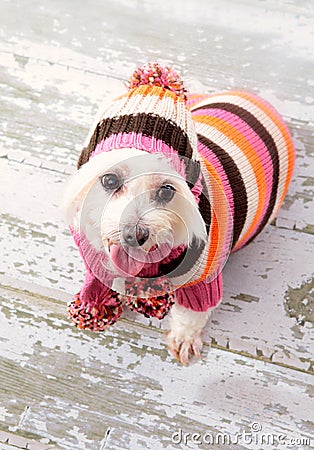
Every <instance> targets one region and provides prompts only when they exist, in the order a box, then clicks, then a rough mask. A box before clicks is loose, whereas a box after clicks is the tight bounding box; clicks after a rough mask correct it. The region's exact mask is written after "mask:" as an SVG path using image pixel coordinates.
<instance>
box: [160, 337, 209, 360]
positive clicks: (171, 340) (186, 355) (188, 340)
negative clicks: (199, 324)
mask: <svg viewBox="0 0 314 450" xmlns="http://www.w3.org/2000/svg"><path fill="white" fill-rule="evenodd" d="M166 341H167V345H168V349H169V350H170V351H171V353H172V354H173V355H174V357H175V359H177V360H178V361H180V362H181V363H182V364H183V365H184V366H187V365H188V364H189V362H190V360H191V359H192V358H193V356H196V357H197V358H198V359H200V358H201V350H202V347H203V342H202V338H201V331H196V332H195V333H194V334H193V335H192V336H180V337H178V336H176V335H175V334H174V332H173V331H172V330H171V331H168V332H167V334H166Z"/></svg>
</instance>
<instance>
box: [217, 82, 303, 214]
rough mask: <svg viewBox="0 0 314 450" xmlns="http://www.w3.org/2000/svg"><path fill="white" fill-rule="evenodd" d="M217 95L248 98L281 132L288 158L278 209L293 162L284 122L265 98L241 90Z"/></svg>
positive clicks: (286, 187)
mask: <svg viewBox="0 0 314 450" xmlns="http://www.w3.org/2000/svg"><path fill="white" fill-rule="evenodd" d="M218 95H222V96H223V95H236V96H238V97H241V98H244V99H245V100H248V101H249V102H251V103H253V104H254V105H255V106H257V107H258V108H259V109H260V110H262V111H263V112H264V113H265V114H266V115H267V116H268V117H269V119H270V120H271V121H272V122H273V123H274V124H275V125H276V126H277V127H278V129H279V131H280V132H281V134H282V137H283V139H284V141H285V145H286V149H287V159H288V168H287V178H286V182H285V186H284V190H283V193H282V195H281V198H280V200H279V204H278V207H277V211H278V210H279V208H280V206H281V204H282V202H283V200H284V198H285V195H286V193H287V190H288V186H289V184H290V181H291V178H292V174H293V169H294V164H295V150H294V144H293V141H292V137H291V135H290V132H289V130H288V128H287V126H286V124H285V123H284V121H283V119H282V118H281V116H280V115H279V113H278V112H277V111H276V110H275V109H274V108H273V107H272V106H271V105H270V104H269V103H267V101H266V100H263V99H261V98H259V97H257V96H255V95H252V94H249V93H247V92H243V91H236V90H235V91H230V92H224V93H222V94H218Z"/></svg>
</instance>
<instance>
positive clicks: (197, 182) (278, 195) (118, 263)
mask: <svg viewBox="0 0 314 450" xmlns="http://www.w3.org/2000/svg"><path fill="white" fill-rule="evenodd" d="M128 87H129V89H128V92H126V93H125V94H123V95H121V96H120V97H119V98H117V99H116V100H114V101H113V102H112V103H111V105H110V106H109V107H108V108H107V109H106V111H105V112H104V114H103V116H102V117H101V119H100V120H99V122H98V123H97V125H96V128H95V129H94V131H93V133H92V135H91V137H90V139H89V142H88V144H87V146H86V147H85V148H84V149H83V151H82V153H81V155H80V158H79V161H78V169H79V170H78V171H77V173H76V174H75V175H74V176H73V177H72V179H71V180H70V182H69V185H68V188H67V191H66V194H65V198H64V207H65V211H66V220H67V223H68V224H69V225H70V230H71V232H72V234H73V237H74V240H75V242H76V244H77V246H78V247H79V250H80V253H81V255H82V258H83V260H84V263H85V266H86V277H85V281H84V285H83V287H82V289H81V291H80V292H79V293H78V294H76V295H75V296H74V298H73V300H72V301H71V303H70V304H69V307H68V314H69V316H70V317H71V319H72V320H73V322H74V324H75V325H76V326H78V327H79V328H82V329H90V330H93V331H102V330H104V329H105V328H106V327H107V326H109V325H111V324H114V323H115V322H116V321H117V320H118V318H119V317H120V315H121V313H122V308H123V307H124V306H125V305H128V306H129V307H131V308H132V309H135V310H137V311H138V312H141V313H143V314H145V315H146V316H150V317H158V318H159V319H161V318H163V317H164V316H165V314H166V313H167V312H168V311H169V310H170V309H171V316H170V331H169V332H168V333H167V343H168V346H169V348H170V350H171V351H172V353H173V354H174V355H175V357H176V358H177V359H179V360H180V361H181V362H182V363H183V364H185V365H187V364H188V363H189V360H190V358H191V356H192V355H193V354H194V355H196V356H197V357H200V352H201V348H202V339H201V332H202V329H203V327H204V326H205V324H206V322H207V320H208V318H209V316H210V313H211V311H212V309H213V308H215V307H216V306H217V305H218V304H219V303H220V301H221V299H222V274H221V272H222V269H223V266H224V264H225V262H226V260H227V259H228V256H229V254H230V252H231V251H235V250H238V249H239V248H241V247H243V246H244V245H245V244H247V243H248V242H250V241H251V240H252V239H253V238H254V237H255V236H256V235H257V234H259V233H260V232H261V231H262V230H263V229H264V227H265V226H266V225H267V224H268V223H270V222H271V221H272V220H273V219H274V217H275V216H276V214H277V213H278V210H279V208H280V206H281V204H282V202H283V199H284V197H285V194H286V192H287V189H288V185H289V183H290V180H291V177H292V172H293V167H294V160H295V151H294V146H293V143H292V139H291V136H290V134H289V131H288V129H287V127H286V125H285V124H284V122H283V120H282V118H281V117H280V116H279V115H278V113H277V112H276V111H275V110H274V109H273V108H272V107H271V106H270V105H269V104H268V103H266V102H265V101H264V100H262V99H260V98H258V97H257V96H255V95H253V94H250V93H247V92H242V91H229V92H223V93H218V94H213V95H206V94H188V93H187V91H186V89H185V88H184V86H183V83H182V80H181V78H180V77H179V75H178V74H177V73H176V72H175V71H174V70H173V69H171V68H170V67H168V66H161V65H159V64H158V63H148V64H146V65H144V66H142V67H139V68H138V69H137V70H136V71H135V72H134V73H133V75H132V76H131V78H130V81H129V86H128Z"/></svg>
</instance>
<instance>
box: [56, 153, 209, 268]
mask: <svg viewBox="0 0 314 450" xmlns="http://www.w3.org/2000/svg"><path fill="white" fill-rule="evenodd" d="M64 206H65V210H66V216H67V221H68V223H69V224H72V225H73V226H74V228H75V229H76V231H80V232H82V231H83V232H84V234H85V235H86V237H87V239H88V240H89V241H90V243H91V244H92V245H93V247H94V248H95V249H96V250H103V251H105V252H106V253H107V255H108V257H109V258H108V259H109V261H110V262H111V263H112V265H113V267H114V268H115V269H116V270H117V271H118V272H119V273H122V274H124V275H125V274H127V275H136V274H137V273H139V272H140V270H141V268H142V267H143V264H144V263H145V262H148V261H150V262H156V261H158V260H162V259H163V258H165V257H166V256H167V255H168V254H169V252H170V251H171V249H172V248H174V247H178V246H179V245H182V244H183V245H185V246H189V245H190V244H191V242H192V240H193V239H194V241H195V238H196V239H197V240H205V239H206V229H205V224H204V222H203V219H202V217H201V214H200V212H199V210H198V205H197V203H196V200H195V198H194V196H193V194H192V193H191V191H190V189H189V187H188V185H187V183H186V182H185V180H184V179H183V177H182V176H181V175H179V174H178V173H177V172H176V170H175V169H174V168H173V167H172V166H171V164H170V163H169V161H168V159H167V158H166V157H165V156H163V155H159V154H158V155H156V154H150V153H146V152H143V151H140V150H137V149H129V148H127V149H119V150H112V151H110V152H103V153H101V154H99V155H97V156H95V157H93V158H91V159H90V161H89V162H88V163H86V164H85V165H83V166H82V167H81V169H80V170H79V171H78V172H77V173H76V174H75V175H74V176H73V178H72V180H71V181H70V183H69V186H68V189H67V192H66V195H65V201H64Z"/></svg>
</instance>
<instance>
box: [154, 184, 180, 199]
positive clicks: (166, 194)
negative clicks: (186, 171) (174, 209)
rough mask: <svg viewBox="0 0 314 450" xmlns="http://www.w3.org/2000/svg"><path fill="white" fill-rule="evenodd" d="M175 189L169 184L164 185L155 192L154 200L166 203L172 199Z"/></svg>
mask: <svg viewBox="0 0 314 450" xmlns="http://www.w3.org/2000/svg"><path fill="white" fill-rule="evenodd" d="M175 191H176V190H175V188H174V187H173V186H171V184H165V185H164V186H161V188H159V189H158V191H157V196H156V200H157V201H159V202H162V203H168V202H170V200H172V199H173V196H174V194H175Z"/></svg>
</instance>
